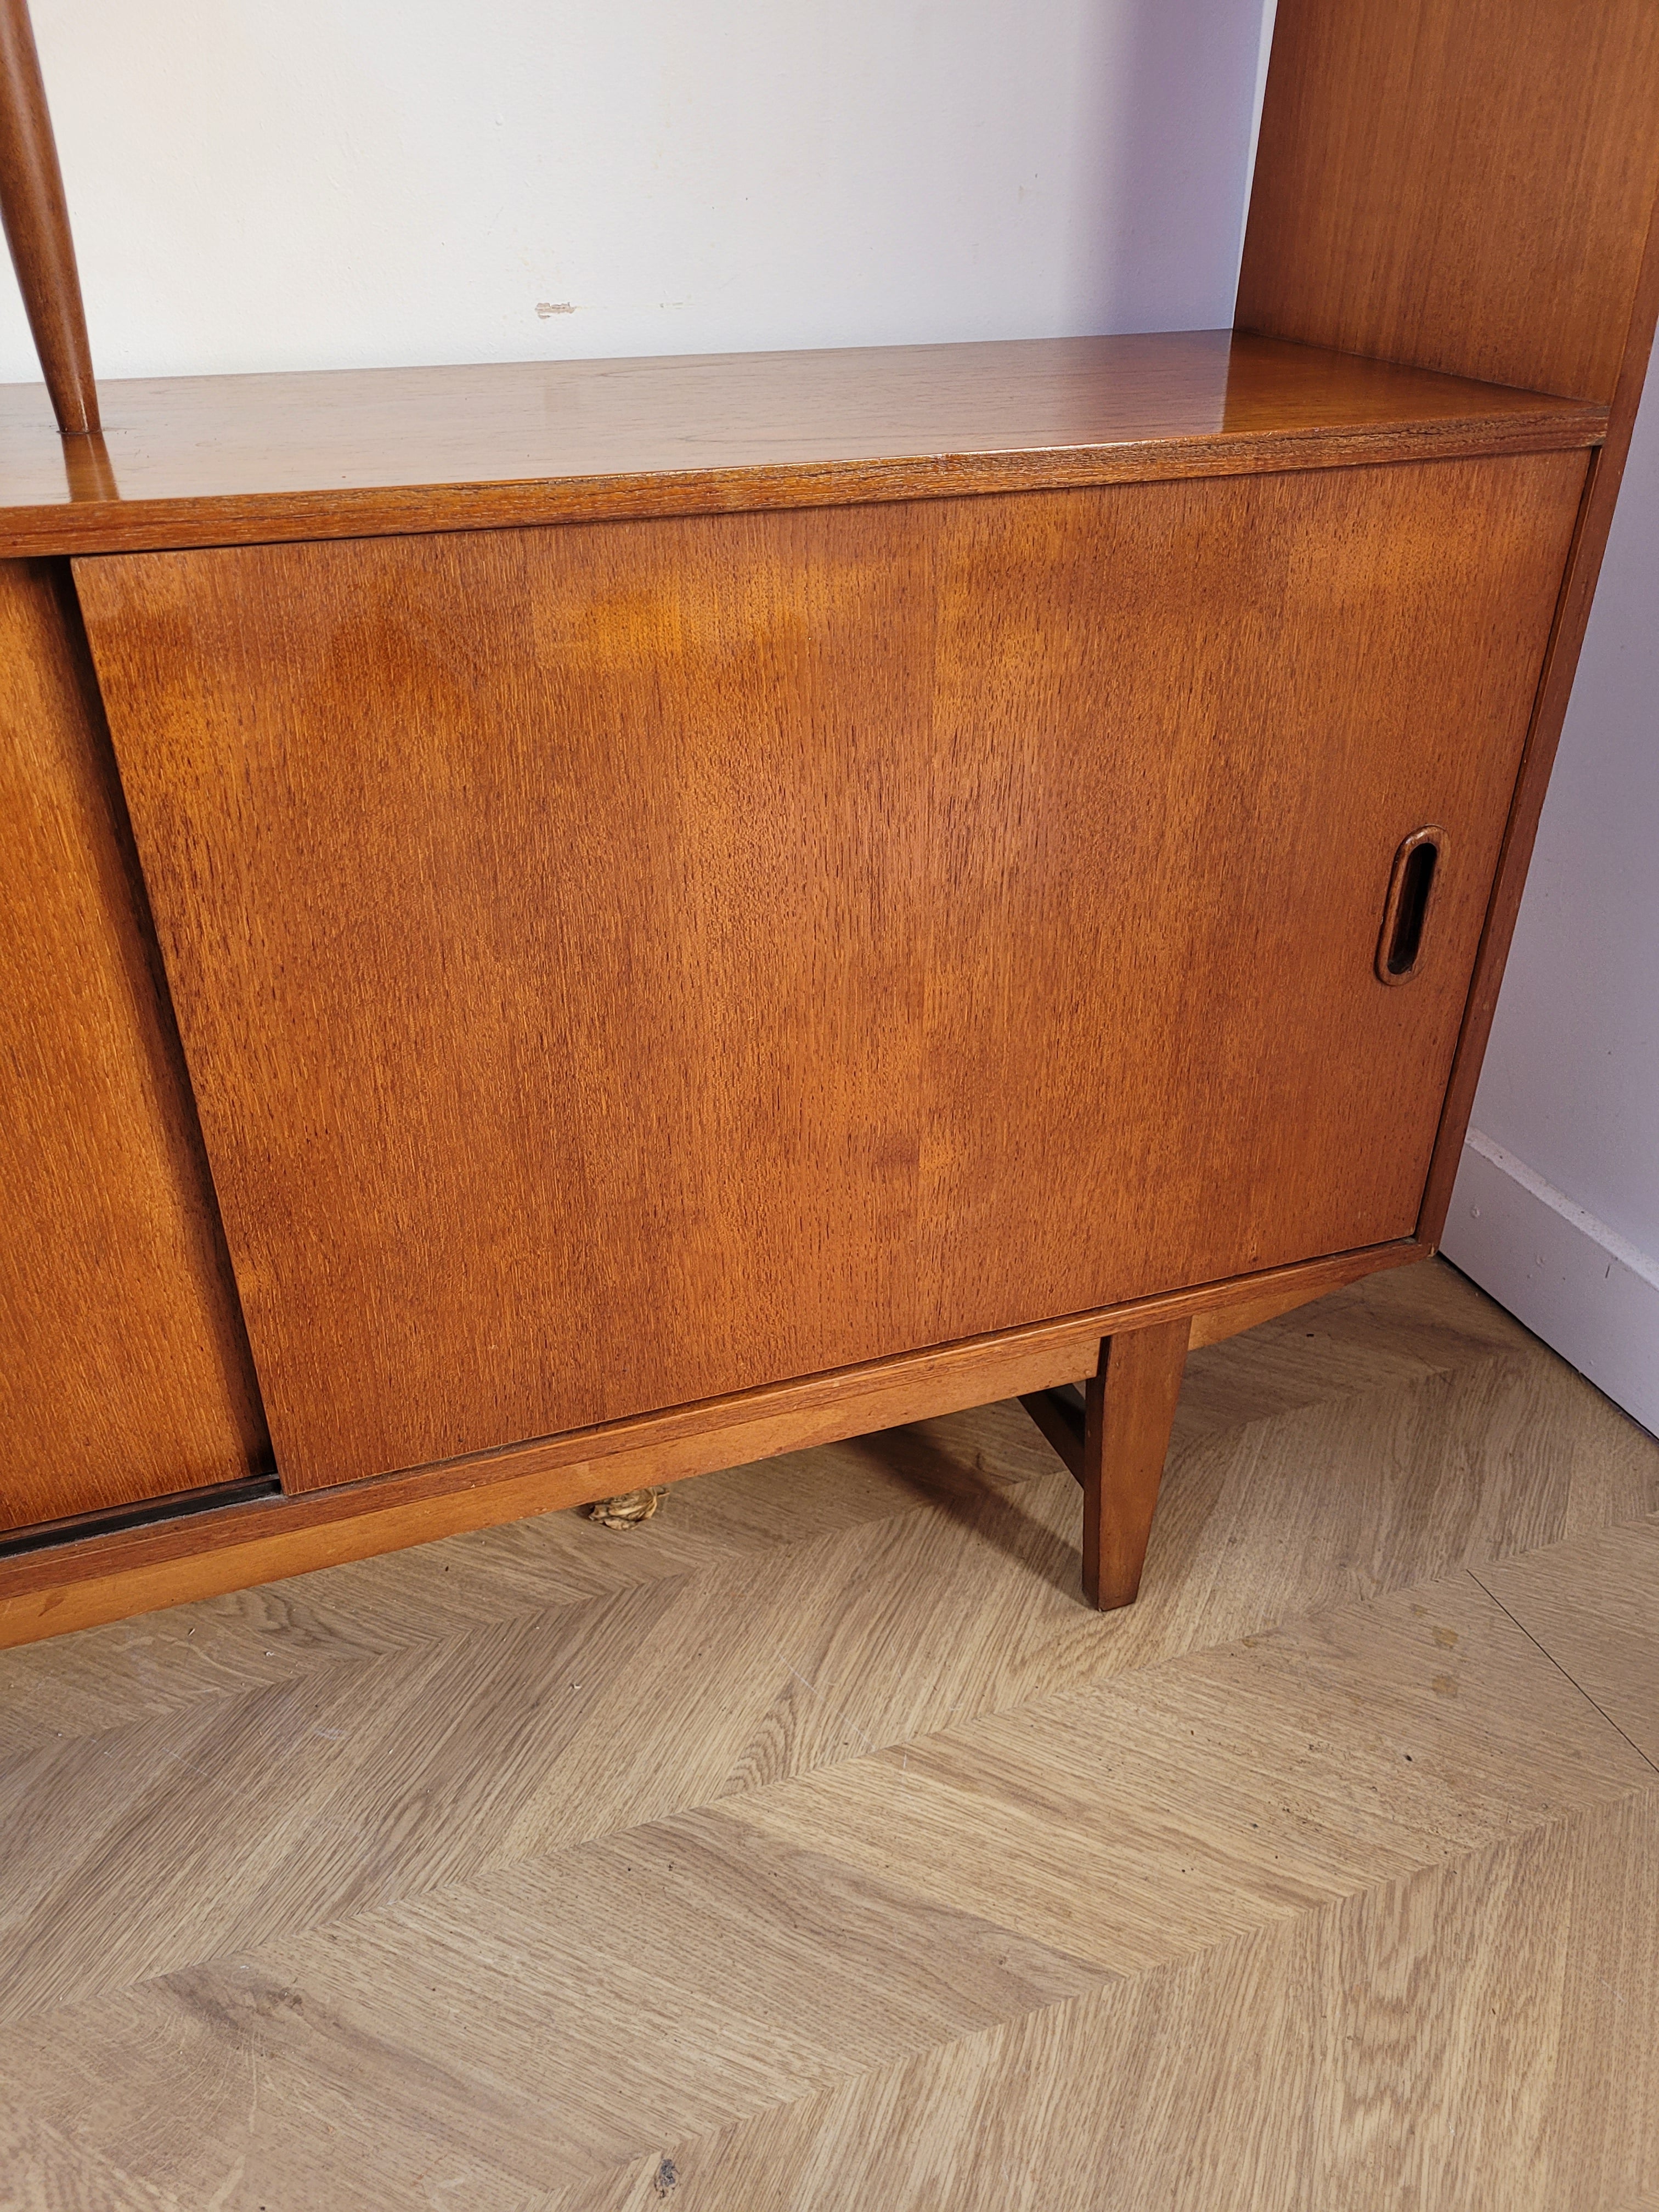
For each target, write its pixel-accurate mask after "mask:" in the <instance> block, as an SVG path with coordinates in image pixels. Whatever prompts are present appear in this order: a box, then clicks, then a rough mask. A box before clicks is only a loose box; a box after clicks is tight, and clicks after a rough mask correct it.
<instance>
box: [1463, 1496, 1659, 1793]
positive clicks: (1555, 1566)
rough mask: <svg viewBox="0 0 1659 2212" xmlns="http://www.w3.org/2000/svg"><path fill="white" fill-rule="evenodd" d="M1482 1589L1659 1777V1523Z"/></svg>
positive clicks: (1500, 1571)
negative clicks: (1589, 1699) (1597, 1708)
mask: <svg viewBox="0 0 1659 2212" xmlns="http://www.w3.org/2000/svg"><path fill="white" fill-rule="evenodd" d="M1480 1581H1481V1587H1482V1588H1483V1589H1486V1591H1487V1592H1488V1593H1489V1595H1492V1597H1494V1598H1496V1599H1497V1601H1498V1604H1499V1605H1501V1606H1502V1607H1504V1611H1505V1612H1506V1613H1509V1614H1510V1616H1511V1617H1512V1618H1513V1619H1514V1620H1516V1621H1518V1622H1519V1623H1520V1625H1521V1626H1522V1628H1524V1629H1525V1630H1526V1632H1527V1633H1528V1636H1530V1637H1531V1638H1533V1640H1534V1642H1535V1643H1537V1644H1541V1646H1542V1648H1543V1649H1544V1650H1546V1651H1547V1652H1548V1653H1549V1655H1550V1656H1551V1658H1552V1659H1553V1660H1554V1661H1555V1662H1556V1664H1557V1666H1559V1667H1562V1668H1565V1670H1566V1672H1567V1673H1568V1674H1571V1677H1572V1679H1573V1680H1574V1681H1575V1682H1577V1685H1578V1686H1579V1688H1580V1689H1581V1690H1583V1692H1584V1694H1585V1696H1586V1697H1588V1698H1591V1699H1594V1700H1595V1704H1596V1705H1598V1706H1599V1707H1600V1709H1601V1711H1602V1712H1604V1713H1605V1714H1606V1715H1607V1718H1608V1719H1609V1720H1610V1721H1611V1722H1612V1723H1613V1726H1614V1727H1615V1728H1616V1729H1619V1730H1620V1733H1621V1734H1622V1735H1625V1736H1626V1737H1627V1738H1628V1739H1629V1741H1631V1742H1632V1743H1633V1744H1634V1745H1635V1747H1636V1748H1637V1749H1638V1751H1639V1752H1640V1753H1642V1754H1643V1756H1644V1758H1646V1759H1651V1760H1652V1761H1653V1763H1654V1765H1655V1766H1656V1767H1659V1519H1654V1520H1649V1521H1645V1522H1641V1523H1639V1524H1638V1526H1637V1527H1635V1528H1631V1529H1628V1530H1620V1533H1619V1534H1618V1536H1617V1537H1616V1538H1613V1539H1610V1538H1609V1536H1608V1534H1607V1532H1606V1531H1604V1530H1600V1529H1598V1530H1596V1531H1595V1533H1594V1534H1585V1535H1583V1536H1580V1537H1579V1538H1577V1540H1576V1541H1574V1542H1573V1543H1571V1544H1564V1545H1562V1546H1561V1547H1559V1550H1558V1551H1555V1552H1553V1553H1550V1554H1549V1555H1548V1556H1547V1558H1545V1559H1509V1560H1499V1561H1497V1562H1495V1563H1494V1564H1493V1565H1492V1566H1490V1567H1485V1568H1482V1569H1481V1570H1480Z"/></svg>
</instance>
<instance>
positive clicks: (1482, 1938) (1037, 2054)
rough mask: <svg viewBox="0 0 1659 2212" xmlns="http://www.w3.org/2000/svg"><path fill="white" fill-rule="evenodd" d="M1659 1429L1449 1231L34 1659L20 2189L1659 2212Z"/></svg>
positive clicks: (4, 1765)
mask: <svg viewBox="0 0 1659 2212" xmlns="http://www.w3.org/2000/svg"><path fill="white" fill-rule="evenodd" d="M1656 1507H1659V1445H1656V1443H1654V1442H1653V1440H1652V1439H1651V1438H1650V1437H1646V1436H1645V1435H1644V1434H1643V1432H1642V1431H1639V1430H1638V1429H1637V1428H1635V1427H1634V1426H1633V1425H1632V1424H1631V1423H1629V1422H1628V1421H1626V1420H1625V1419H1623V1418H1622V1416H1620V1414H1619V1413H1617V1412H1616V1411H1614V1410H1613V1408H1612V1407H1609V1406H1608V1405H1607V1402H1606V1401H1604V1400H1602V1399H1601V1398H1600V1397H1598V1396H1597V1395H1596V1394H1595V1392H1594V1391H1593V1390H1592V1389H1589V1386H1588V1385H1587V1384H1585V1383H1583V1382H1582V1381H1580V1380H1579V1379H1578V1378H1577V1376H1574V1375H1573V1374H1572V1373H1571V1371H1570V1370H1568V1369H1566V1368H1565V1367H1564V1366H1563V1365H1562V1364H1560V1363H1559V1361H1558V1360H1556V1359H1555V1358H1553V1356H1552V1355H1551V1354H1550V1353H1548V1352H1546V1351H1545V1350H1544V1349H1543V1348H1542V1347H1541V1346H1540V1345H1538V1344H1537V1343H1536V1342H1535V1341H1534V1340H1533V1339H1531V1338H1530V1337H1528V1335H1527V1334H1525V1333H1524V1331H1522V1329H1521V1328H1519V1327H1518V1326H1517V1325H1516V1323H1514V1322H1511V1321H1510V1320H1509V1319H1508V1318H1507V1317H1506V1316H1504V1315H1503V1314H1502V1313H1500V1312H1499V1311H1498V1310H1497V1309H1496V1308H1495V1307H1493V1306H1492V1305H1491V1304H1488V1303H1487V1302H1486V1300H1485V1299H1483V1298H1482V1297H1480V1295H1479V1293H1478V1292H1476V1291H1474V1290H1473V1289H1471V1288H1470V1286H1469V1285H1467V1284H1466V1283H1464V1282H1463V1281H1462V1279H1460V1278H1459V1277H1457V1276H1456V1275H1455V1274H1454V1273H1452V1272H1451V1271H1450V1270H1449V1268H1447V1267H1443V1266H1441V1265H1438V1264H1437V1265H1435V1266H1433V1267H1421V1268H1416V1269H1412V1270H1407V1271H1403V1272H1401V1273H1396V1274H1385V1275H1382V1276H1378V1277H1376V1278H1373V1279H1371V1280H1370V1282H1368V1283H1365V1284H1363V1285H1359V1286H1358V1287H1357V1288H1355V1289H1353V1290H1351V1291H1344V1292H1340V1293H1338V1294H1337V1295H1335V1296H1334V1297H1331V1298H1329V1299H1328V1300H1326V1301H1325V1302H1324V1303H1323V1304H1319V1305H1316V1306H1312V1307H1309V1308H1306V1309H1304V1310H1303V1311H1301V1312H1299V1313H1297V1314H1293V1315H1291V1316H1287V1317H1286V1318H1285V1320H1284V1321H1282V1322H1275V1323H1273V1324H1270V1325H1268V1326H1267V1327H1266V1328H1262V1329H1260V1330H1258V1331H1256V1332H1255V1333H1253V1334H1250V1335H1249V1336H1245V1337H1241V1338H1238V1339H1236V1340H1233V1341H1232V1342H1231V1343H1228V1344H1225V1345H1221V1346H1215V1347H1213V1348H1212V1349H1210V1350H1208V1351H1206V1352H1200V1353H1197V1354H1195V1355H1194V1358H1193V1360H1192V1363H1191V1367H1190V1370H1189V1376H1188V1385H1187V1390H1186V1394H1185V1396H1184V1399H1183V1401H1182V1411H1181V1415H1180V1419H1179V1422H1178V1425H1177V1429H1176V1445H1175V1449H1174V1451H1173V1454H1172V1456H1171V1461H1170V1471H1169V1474H1168V1476H1167V1478H1166V1482H1165V1488H1164V1503H1163V1505H1162V1508H1161V1511H1160V1517H1159V1521H1158V1527H1157V1529H1156V1531H1155V1533H1154V1536H1153V1541H1152V1556H1151V1559H1150V1561H1149V1565H1148V1571H1147V1577H1146V1587H1145V1590H1144V1594H1143V1595H1142V1598H1141V1601H1140V1603H1139V1606H1138V1607H1136V1608H1135V1609H1134V1611H1133V1613H1125V1614H1118V1615H1115V1616H1110V1617H1105V1618H1100V1617H1096V1616H1092V1615H1091V1614H1089V1613H1085V1611H1084V1610H1083V1609H1082V1607H1081V1606H1080V1604H1079V1601H1078V1599H1077V1596H1076V1595H1075V1593H1076V1585H1077V1576H1078V1556H1077V1554H1078V1543H1079V1531H1078V1525H1077V1524H1078V1520H1079V1504H1078V1498H1077V1492H1076V1489H1075V1487H1074V1486H1073V1482H1072V1480H1071V1478H1070V1476H1069V1475H1067V1474H1066V1473H1065V1472H1064V1471H1063V1470H1062V1469H1061V1468H1060V1466H1059V1464H1058V1462H1056V1461H1054V1459H1053V1458H1052V1457H1051V1456H1050V1455H1049V1454H1048V1449H1047V1447H1046V1446H1045V1445H1043V1444H1042V1443H1041V1441H1040V1440H1039V1439H1038V1437H1036V1432H1035V1431H1033V1430H1031V1429H1030V1425H1029V1424H1028V1423H1027V1422H1026V1421H1025V1419H1024V1415H1023V1414H1021V1413H1019V1411H1018V1408H1010V1407H993V1408H990V1409H988V1410H987V1411H984V1412H981V1413H973V1414H968V1415H961V1416H957V1417H954V1418H952V1419H948V1420H941V1421H939V1422H935V1423H928V1424H924V1425H920V1426H917V1427H915V1428H912V1429H908V1430H903V1431H894V1432H892V1433H890V1434H889V1435H886V1436H883V1437H872V1438H869V1439H866V1440H865V1441H863V1442H861V1443H854V1444H848V1445H843V1446H837V1447H833V1448H829V1449H821V1450H817V1451H813V1452H809V1453H804V1454H802V1455H799V1456H798V1457H796V1458H793V1459H791V1460H786V1461H774V1462H770V1463H769V1464H766V1465H763V1466H759V1467H755V1468H742V1469H737V1470H734V1471H732V1472H730V1473H727V1474H719V1475H711V1476H709V1477H708V1478H706V1479H705V1480H702V1481H700V1482H696V1483H690V1484H686V1485H684V1486H681V1487H680V1488H678V1490H676V1491H674V1492H671V1494H670V1497H669V1498H668V1500H667V1503H666V1504H665V1509H664V1510H663V1512H662V1513H661V1514H660V1515H659V1517H658V1518H657V1519H656V1520H655V1521H654V1522H650V1523H648V1524H647V1525H646V1526H644V1527H642V1528H638V1529H635V1530H632V1531H629V1532H627V1533H622V1534H617V1533H611V1532H607V1531H605V1530H603V1529H600V1528H596V1527H594V1526H593V1525H592V1523H591V1522H587V1521H586V1520H585V1519H583V1518H580V1517H579V1516H574V1515H556V1516H549V1517H548V1518H546V1519H544V1520H543V1521H540V1522H531V1523H526V1524H523V1525H520V1526H519V1527H516V1528H502V1529H496V1530H492V1531H488V1532H485V1533H483V1534H477V1535H471V1536H462V1537H457V1538H454V1539H452V1540H450V1541H447V1542H446V1543H443V1544H438V1545H434V1546H431V1547H428V1548H426V1549H424V1550H422V1551H419V1552H411V1553H402V1554H399V1555H398V1556H396V1557H393V1558H390V1559H380V1560H375V1561H372V1562H369V1563H367V1564H365V1565H356V1566H346V1567H340V1568H336V1569H332V1570H330V1571H327V1572H325V1573H323V1574H319V1575H315V1576H312V1577H304V1578H301V1579H298V1580H295V1581H292V1582H289V1583H280V1584H276V1585H274V1586H272V1587H270V1588H268V1589H261V1590H257V1591H252V1592H250V1593H247V1594H245V1595H240V1596H237V1597H230V1598H223V1599H219V1600H215V1601H210V1602H208V1603H204V1604H201V1605H197V1606H192V1607H181V1608H179V1609H178V1610H176V1611H174V1612H172V1613H163V1614H156V1615H153V1616H151V1617H150V1618H149V1619H147V1620H137V1621H132V1622H128V1623H125V1624H124V1625H122V1626H117V1627H112V1628H108V1629H100V1630H95V1631H91V1632H87V1633H85V1634H83V1635H81V1636H78V1637H73V1638H64V1639H63V1640H61V1641H59V1642H58V1643H53V1644H41V1645H36V1646H34V1647H33V1648H30V1649H27V1650H21V1651H13V1652H8V1653H5V1654H3V1655H0V1836H3V1857H0V2177H3V2178H0V2203H4V2204H6V2205H8V2206H26V2207H30V2208H40V2212H47V2208H50V2212H70V2208H81V2207H96V2208H99V2212H104V2208H119V2207H134V2208H137V2207H144V2208H154V2212H161V2208H185V2212H254V2208H260V2212H313V2208H318V2209H319V2212H356V2208H377V2212H378V2208H388V2212H390V2208H398V2212H401V2208H404V2207H410V2206H420V2207H425V2206H437V2207H453V2208H456V2212H497V2208H500V2212H507V2208H512V2212H660V2208H661V2207H663V2206H664V2205H665V2204H666V2205H669V2206H671V2208H672V2212H783V2208H791V2212H794V2208H800V2212H840V2209H841V2208H853V2207H857V2208H860V2212H862V2208H866V2207H868V2208H872V2212H934V2208H938V2212H1036V2208H1042V2212H1050V2209H1051V2208H1054V2212H1058V2208H1066V2212H1071V2208H1074V2207H1075V2208H1078V2212H1097V2208H1100V2212H1105V2208H1111V2212H1116V2208H1120V2207H1121V2208H1129V2207H1133V2208H1135V2212H1160V2208H1164V2207H1169V2208H1177V2207H1178V2208H1182V2212H1234V2208H1237V2212H1245V2209H1246V2208H1249V2212H1257V2208H1261V2212H1280V2208H1284V2212H1291V2208H1297V2212H1368V2208H1370V2207H1372V2206H1376V2207H1382V2206H1385V2205H1386V2206H1389V2207H1390V2208H1395V2207H1410V2208H1413V2209H1414V2212H1431V2208H1445V2212H1484V2208H1486V2207H1492V2208H1502V2212H1577V2208H1580V2207H1582V2208H1585V2209H1586V2212H1635V2208H1638V2207H1642V2206H1656V2205H1659V1518H1656V1517H1654V1516H1655V1510H1656Z"/></svg>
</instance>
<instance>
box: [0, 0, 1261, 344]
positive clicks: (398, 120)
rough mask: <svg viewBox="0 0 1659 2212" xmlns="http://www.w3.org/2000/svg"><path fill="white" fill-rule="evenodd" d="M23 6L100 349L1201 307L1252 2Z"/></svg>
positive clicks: (1229, 202) (908, 325) (958, 329)
mask: <svg viewBox="0 0 1659 2212" xmlns="http://www.w3.org/2000/svg"><path fill="white" fill-rule="evenodd" d="M33 13H34V19H35V27H36V35H37V38H38V40H39V43H40V52H41V59H42V64H43V68H44V70H45V74H46V86H47V94H48V98H49V100H50V101H51V104H52V113H53V118H54V121H55V124H56V127H57V132H58V148H59V152H60V155H61V156H62V160H63V165H64V176H65V179H66V184H67V189H68V193H69V198H70V214H71V217H72V220H73V222H74V226H75V231H76V243H77V246H78V250H79V255H80V261H81V269H82V285H83V289H84V291H85V295H86V301H87V317H88V325H89V328H90V332H91V337H92V343H93V351H94V360H95V362H96V365H97V368H98V369H99V372H100V374H101V375H103V376H106V377H109V376H122V375H137V374H180V373H185V372H189V371H192V370H228V369H231V370H234V369H257V368H332V367H346V366H357V365H372V364H375V363H386V364H392V363H404V362H460V361H490V360H531V359H544V358H559V357H562V356H604V355H609V354H630V353H699V352H710V351H720V350H722V349H740V348H755V347H773V346H784V347H788V346H814V345H859V344H880V343H897V342H906V341H915V342H919V341H927V340H935V339H953V338H975V337H1047V336H1055V335H1062V334H1071V333H1080V332H1089V331H1121V330H1144V329H1152V330H1156V329H1191V328H1204V327H1206V326H1213V325H1221V324H1225V323H1227V322H1229V321H1230V320H1231V311H1232V292H1233V285H1234V281H1235V276H1236V273H1237V253H1238V244H1239V239H1240V234H1241V229H1242V222H1243V202H1244V191H1245V182H1246V173H1247V169H1248V167H1249V149H1250V138H1251V132H1252V128H1253V120H1254V117H1253V108H1254V99H1255V83H1256V73H1257V58H1258V42H1259V34H1260V27H1261V17H1262V0H951V4H949V5H946V4H944V0H604V4H602V5H594V4H592V0H556V4H552V5H549V4H547V0H34V9H33ZM538 303H539V304H540V305H541V306H542V307H557V306H560V305H562V304H565V303H568V305H569V306H570V307H571V308H572V309H573V310H574V312H572V313H552V314H548V313H538ZM37 373H38V372H37V371H36V368H35V366H34V362H33V354H32V352H31V350H30V348H29V344H28V338H27V329H26V326H25V325H24V323H23V319H22V316H21V311H20V310H19V308H18V307H17V305H16V301H15V288H14V287H13V286H11V285H10V284H9V283H6V282H5V281H4V280H3V278H0V379H3V380H16V379H21V378H26V377H33V376H34V375H35V374H37Z"/></svg>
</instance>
